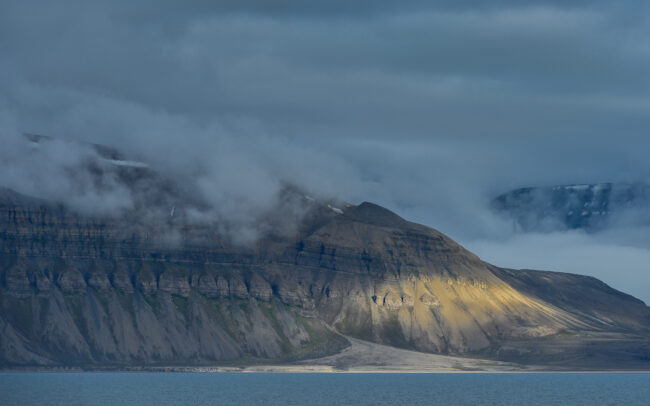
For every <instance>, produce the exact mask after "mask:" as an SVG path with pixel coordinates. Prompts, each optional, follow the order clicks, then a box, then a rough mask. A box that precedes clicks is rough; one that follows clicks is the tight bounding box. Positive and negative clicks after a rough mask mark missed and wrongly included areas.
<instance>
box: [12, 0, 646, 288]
mask: <svg viewBox="0 0 650 406" xmlns="http://www.w3.org/2000/svg"><path fill="white" fill-rule="evenodd" d="M95 3H96V2H88V1H77V2H68V1H57V2H52V1H45V2H42V3H41V4H38V2H24V1H8V0H4V1H0V55H1V58H0V131H1V132H0V134H1V136H2V137H3V138H5V139H8V137H11V136H13V135H15V134H19V133H21V132H30V133H39V134H46V135H51V136H56V137H66V138H70V139H74V140H82V141H91V142H97V143H102V144H108V145H112V146H115V147H119V148H121V149H122V150H125V151H127V152H129V153H130V154H132V155H133V156H136V157H138V158H140V159H144V160H147V161H149V162H151V163H152V164H154V165H157V166H160V167H165V168H166V170H168V171H174V172H184V171H185V172H186V173H193V172H192V171H193V170H194V168H195V167H201V168H204V169H205V168H208V169H206V170H205V173H207V174H208V176H206V178H205V179H203V180H202V182H204V183H207V184H209V185H210V187H208V188H207V189H210V188H211V189H212V190H215V191H218V192H215V193H214V199H215V200H217V201H219V202H223V201H226V202H227V204H226V203H224V205H225V206H228V207H230V206H236V207H239V206H241V202H242V201H245V202H249V204H250V205H251V206H253V207H256V206H257V205H260V204H263V202H265V201H267V200H269V199H270V197H269V196H272V195H273V194H274V193H275V192H276V191H277V190H278V188H279V185H280V184H281V182H284V181H289V182H293V183H296V184H298V185H300V186H303V187H305V188H307V189H310V190H312V191H313V192H314V193H317V194H322V195H335V196H338V197H340V198H343V199H346V200H348V201H351V202H353V203H359V202H361V201H363V200H370V201H374V202H377V203H380V204H383V205H385V206H387V207H388V208H390V209H392V210H394V211H396V212H398V213H399V214H401V215H403V216H404V217H407V218H409V219H411V220H414V221H418V222H421V223H424V224H427V225H430V226H433V227H435V228H437V229H440V230H441V231H443V232H445V233H447V234H449V235H451V236H452V237H454V238H456V239H458V240H459V241H460V242H462V243H464V244H466V245H467V246H468V247H470V248H472V249H475V250H477V251H478V252H479V254H480V255H481V256H482V257H483V258H485V259H487V260H490V261H492V262H495V263H497V264H498V265H508V266H517V267H543V268H546V269H555V270H565V271H571V272H579V273H585V274H594V275H597V276H599V277H601V278H603V279H605V280H606V281H607V282H608V283H611V284H613V285H614V287H617V288H620V289H623V290H626V291H629V292H632V293H634V294H636V295H637V296H640V297H642V298H643V299H645V300H646V301H650V293H648V292H650V269H649V266H650V265H649V264H650V261H649V258H650V250H648V246H650V244H646V245H645V246H644V244H643V242H644V241H645V240H644V238H645V237H639V238H636V240H635V242H634V243H631V244H628V243H627V242H619V241H618V240H616V238H611V236H609V237H608V238H604V237H598V236H588V235H583V234H580V233H577V234H576V233H568V234H567V233H562V234H560V235H558V234H552V235H536V236H522V235H512V234H511V233H510V229H509V228H508V227H506V226H504V224H503V223H502V222H501V221H500V220H499V219H497V218H495V217H494V216H493V215H491V214H490V213H489V212H488V211H487V210H486V202H487V201H489V199H490V198H492V197H493V196H495V195H496V194H498V193H501V192H504V191H507V190H509V189H511V188H514V187H519V186H527V185H550V184H566V183H583V182H603V181H647V180H650V159H648V152H649V151H650V134H649V130H650V3H648V2H647V1H625V2H611V1H559V0H558V1H554V0H548V1H522V0H517V1H514V0H513V1H508V0H503V1H492V2H479V1H476V2H472V1H470V2H462V3H463V5H462V6H461V5H459V3H461V2H458V1H439V2H435V1H400V2H392V1H369V0H368V1H366V0H363V1H359V0H357V1H337V0H333V1H319V2H306V1H288V0H285V1H275V2H270V1H263V0H259V1H247V0H238V1H221V2H219V1H204V2H194V4H195V5H194V6H187V5H186V4H184V3H187V2H171V1H155V2H133V1H111V2H104V3H105V4H103V5H98V4H95ZM136 3H137V4H138V6H135V5H134V4H136ZM142 3H150V4H149V5H148V6H143V5H142ZM215 3H216V4H215ZM473 3H475V4H473ZM487 3H489V5H488V4H487ZM0 156H2V155H1V154H0ZM3 159H5V160H8V159H9V158H8V157H7V154H5V156H4V158H3ZM188 168H191V169H188ZM6 178H7V176H5V180H6ZM0 179H1V177H0ZM15 179H16V178H15V177H14V180H15ZM232 196H234V198H232ZM250 202H253V203H250ZM259 202H262V203H259ZM634 235H636V236H638V235H639V233H638V232H636V233H634ZM641 235H643V234H641ZM628 240H629V239H627V238H626V239H625V241H628ZM541 247H544V248H543V249H542V248H541ZM541 251H543V252H544V253H545V254H544V255H540V254H539V253H540V252H541ZM596 254H598V255H600V256H602V257H603V258H600V257H597V255H596ZM595 255H596V257H595ZM598 258H600V259H598ZM587 259H588V260H587ZM616 264H621V265H620V266H617V265H616ZM619 268H620V269H619Z"/></svg>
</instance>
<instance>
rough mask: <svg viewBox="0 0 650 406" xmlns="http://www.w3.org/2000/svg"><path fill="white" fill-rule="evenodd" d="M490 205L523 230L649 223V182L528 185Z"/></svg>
mask: <svg viewBox="0 0 650 406" xmlns="http://www.w3.org/2000/svg"><path fill="white" fill-rule="evenodd" d="M491 208H492V209H493V210H494V211H495V212H497V213H500V214H501V215H503V216H504V217H506V218H509V219H511V220H512V221H513V222H514V224H516V226H517V227H518V228H520V229H521V230H522V231H535V232H548V231H557V230H570V229H582V230H586V231H588V232H597V231H600V230H603V229H605V228H608V227H611V226H635V227H638V226H640V225H645V226H647V225H650V185H648V184H646V183H595V184H583V185H558V186H550V187H525V188H520V189H515V190H512V191H509V192H507V193H504V194H501V195H499V196H497V197H496V198H495V199H494V200H493V201H492V202H491Z"/></svg>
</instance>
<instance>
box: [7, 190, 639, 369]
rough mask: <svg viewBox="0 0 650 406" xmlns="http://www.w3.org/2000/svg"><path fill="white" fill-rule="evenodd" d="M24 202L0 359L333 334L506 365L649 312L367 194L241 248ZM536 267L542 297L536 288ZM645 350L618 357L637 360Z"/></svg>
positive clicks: (625, 334) (86, 356) (95, 359)
mask: <svg viewBox="0 0 650 406" xmlns="http://www.w3.org/2000/svg"><path fill="white" fill-rule="evenodd" d="M10 196H11V194H10ZM17 196H18V197H17ZM23 201H24V200H23V199H22V198H20V196H19V195H16V194H14V195H13V196H11V197H10V198H4V199H2V200H1V203H0V240H1V241H2V242H3V244H2V249H1V250H0V251H1V253H0V258H1V263H0V271H1V272H2V273H1V274H0V281H1V283H0V289H1V292H2V295H1V296H2V301H1V302H2V312H1V313H0V323H1V324H2V326H0V327H2V330H3V331H4V332H5V333H4V334H3V338H2V342H1V343H0V360H1V363H2V364H3V365H5V366H12V365H13V366H21V365H23V366H24V365H36V366H38V365H41V366H42V365H86V366H95V367H96V366H98V365H117V366H119V365H122V366H129V365H136V364H137V365H168V364H171V365H176V364H185V365H212V364H215V363H217V364H218V363H232V362H261V361H263V360H266V361H268V360H274V361H276V362H289V361H290V360H295V359H301V358H311V357H315V356H324V355H329V354H333V353H336V352H338V351H340V350H341V349H342V348H344V347H345V346H346V345H347V344H346V340H345V339H344V338H342V337H341V336H339V335H338V334H337V333H336V332H340V333H342V334H345V335H349V336H352V337H355V338H360V339H365V340H368V341H373V342H377V343H380V344H387V345H393V346H396V347H399V348H406V349H414V350H418V351H424V352H430V353H438V354H447V355H464V356H467V355H472V356H480V357H485V358H489V359H497V360H507V361H512V358H510V356H509V355H504V352H503V348H505V347H508V346H509V345H510V346H512V345H514V346H515V347H516V345H517V344H516V343H518V342H525V343H528V344H531V343H535V342H536V341H537V340H543V341H550V342H552V341H553V340H554V337H558V336H561V335H566V332H571V333H570V334H573V335H574V336H575V339H574V340H573V341H572V343H576V342H577V343H592V344H593V343H594V342H597V341H598V340H600V339H598V337H600V336H603V335H609V336H612V334H613V335H614V336H615V337H618V338H616V340H614V341H616V342H617V343H627V342H639V343H645V340H647V336H648V325H649V323H648V320H650V318H648V314H650V312H649V310H648V308H647V307H646V306H645V305H644V304H643V303H642V302H640V301H638V299H633V298H631V297H628V296H626V295H624V294H620V293H619V292H618V291H615V290H613V289H611V288H609V287H608V286H607V285H605V284H602V282H600V284H596V285H597V286H594V287H592V288H591V291H589V292H588V295H587V296H589V295H591V299H590V300H591V301H593V302H595V303H596V304H598V305H594V304H593V303H589V302H587V303H585V299H584V298H583V299H581V300H577V301H575V303H574V302H571V301H568V302H567V300H566V298H564V297H563V295H565V293H563V292H566V291H567V289H568V290H569V291H570V290H571V289H573V290H575V289H576V286H573V285H571V283H569V282H570V281H569V282H567V281H563V280H562V277H561V276H562V275H564V274H556V273H551V274H546V273H534V272H538V271H511V270H505V269H502V268H498V267H494V266H492V265H489V264H485V263H484V262H483V261H481V260H480V259H479V258H478V257H476V256H475V255H474V254H471V253H470V252H469V251H467V250H465V249H464V248H463V247H461V246H460V245H458V244H457V243H456V242H454V241H453V240H451V239H449V238H448V237H446V236H445V235H444V234H441V233H439V232H438V231H436V230H433V229H430V228H428V227H425V226H423V225H419V224H416V223H411V222H408V221H406V220H404V219H402V218H401V217H399V216H397V215H396V214H394V213H392V212H390V211H389V210H387V209H385V208H382V207H380V206H377V205H374V204H372V203H368V202H364V203H362V204H360V205H358V206H353V205H348V206H345V205H341V206H342V207H343V208H342V209H338V211H337V210H333V207H334V208H336V207H335V206H332V205H331V204H329V203H319V202H316V203H310V204H313V207H312V209H311V211H310V214H308V215H307V216H306V219H305V224H303V225H302V226H301V228H299V229H300V230H303V231H298V232H297V234H295V235H288V236H284V237H282V236H280V237H278V236H273V237H271V238H268V239H266V240H265V239H264V238H263V239H261V240H260V241H259V242H257V243H256V244H255V245H254V248H250V249H246V248H244V249H242V248H241V247H233V246H231V245H229V244H228V243H218V241H216V240H211V241H210V243H208V244H206V243H205V241H201V242H200V244H198V245H196V244H195V245H193V244H192V243H188V241H183V242H182V243H181V244H178V242H177V243H176V244H177V245H174V244H172V245H169V244H164V243H163V244H159V243H158V242H157V241H155V239H152V237H151V235H148V234H147V232H146V231H143V230H142V229H135V231H134V230H133V229H131V228H129V227H126V228H125V229H122V228H120V224H122V223H121V222H120V220H119V219H118V220H115V219H113V220H112V221H113V223H110V222H104V221H101V220H99V219H97V218H94V217H87V216H79V215H76V214H71V213H68V212H67V209H65V208H64V207H62V206H57V205H54V206H50V205H49V204H48V203H47V202H44V201H42V200H31V201H30V202H31V203H30V204H25V203H23ZM304 230H308V231H304ZM301 232H302V234H301ZM530 272H533V274H532V275H533V276H534V277H533V276H531V274H530ZM526 277H527V279H526ZM531 278H532V279H531ZM544 278H551V281H550V282H549V283H550V285H551V286H552V287H553V289H551V290H550V292H551V293H548V290H546V291H545V290H544V289H543V288H540V287H539V285H540V280H543V279H544ZM572 278H573V279H572V281H587V280H591V279H588V278H587V277H579V276H572ZM582 278H584V279H582ZM601 284H602V285H601ZM565 285H566V286H568V287H566V286H565ZM579 285H580V283H578V288H579ZM563 286H565V287H563ZM578 290H579V289H578ZM554 291H555V292H556V293H553V292H554ZM544 292H546V293H544ZM557 292H560V294H558V293H557ZM583 296H584V295H583ZM612 305H615V306H613V307H612ZM617 309H619V310H620V311H619V310H617ZM331 328H333V329H334V331H332V330H331ZM588 335H592V336H594V337H596V338H597V339H596V340H592V341H590V340H591V339H590V338H587V336H588ZM644 337H646V338H644ZM610 338H611V337H610ZM626 340H627V341H626ZM601 341H602V340H601ZM512 343H515V344H512ZM534 345H538V344H534ZM598 345H602V343H600V344H598ZM539 347H540V348H541V349H540V351H541V352H542V356H539V355H535V356H530V355H526V353H518V352H517V351H520V350H521V349H520V348H517V349H516V350H514V351H515V352H516V353H517V354H519V355H517V361H518V362H524V363H526V362H527V357H528V358H530V359H531V360H534V361H535V362H540V361H539V358H540V357H542V360H543V353H544V351H548V349H544V348H542V347H543V346H542V345H539ZM566 347H567V348H569V350H567V351H568V353H570V354H573V355H575V356H582V357H583V358H584V359H583V360H582V361H580V362H587V361H589V360H588V357H587V356H586V355H585V354H582V355H580V354H581V353H580V351H577V350H576V349H575V348H573V347H570V346H568V345H567V346H566ZM614 347H615V348H614V350H612V351H614V352H615V353H616V354H619V353H620V352H621V351H623V349H621V348H618V347H616V346H614ZM623 347H624V348H628V347H626V346H625V345H624V346H623ZM508 348H509V347H508ZM509 351H511V350H509ZM556 351H557V349H556ZM576 351H577V353H576ZM644 351H645V350H642V351H640V352H639V353H632V354H631V355H630V354H628V355H627V358H625V359H624V360H623V361H621V362H623V363H627V364H630V365H635V367H639V365H641V366H642V365H646V364H645V363H644V362H645V361H643V360H644V359H645V358H643V357H646V356H647V354H646V353H645V352H644ZM246 360H248V361H246ZM605 361H606V360H601V361H598V362H602V363H604V364H606V362H605ZM580 362H578V364H579V363H580ZM607 362H612V360H611V359H609V361H607ZM604 364H601V366H602V365H604Z"/></svg>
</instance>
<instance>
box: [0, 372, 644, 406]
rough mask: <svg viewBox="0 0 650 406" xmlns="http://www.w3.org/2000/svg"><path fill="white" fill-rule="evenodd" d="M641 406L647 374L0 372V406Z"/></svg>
mask: <svg viewBox="0 0 650 406" xmlns="http://www.w3.org/2000/svg"><path fill="white" fill-rule="evenodd" d="M380 404H382V405H406V404H408V405H549V404H557V405H590V406H592V405H649V404H650V374H606V373H604V374H553V373H549V374H289V373H282V374H279V373H278V374H270V373H214V374H198V373H197V374H193V373H120V372H114V373H90V372H86V373H0V405H3V406H4V405H40V406H42V405H136V406H138V405H380Z"/></svg>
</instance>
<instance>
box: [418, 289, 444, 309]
mask: <svg viewBox="0 0 650 406" xmlns="http://www.w3.org/2000/svg"><path fill="white" fill-rule="evenodd" d="M420 302H422V303H423V304H424V305H425V306H429V307H434V306H440V301H439V300H438V299H436V297H435V296H433V295H432V294H431V293H428V292H426V293H424V294H423V295H422V296H420Z"/></svg>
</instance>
